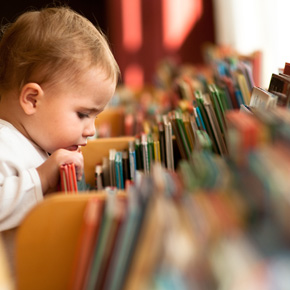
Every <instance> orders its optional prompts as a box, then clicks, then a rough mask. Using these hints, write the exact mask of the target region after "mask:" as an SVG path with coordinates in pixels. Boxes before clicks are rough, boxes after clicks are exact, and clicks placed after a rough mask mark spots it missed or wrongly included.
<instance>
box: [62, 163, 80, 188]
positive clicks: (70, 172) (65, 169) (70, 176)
mask: <svg viewBox="0 0 290 290" xmlns="http://www.w3.org/2000/svg"><path fill="white" fill-rule="evenodd" d="M59 170H60V189H61V191H63V192H64V193H73V192H78V186H77V178H76V171H75V165H74V164H73V163H70V164H62V165H61V166H60V169H59Z"/></svg>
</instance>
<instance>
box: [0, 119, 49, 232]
mask: <svg viewBox="0 0 290 290" xmlns="http://www.w3.org/2000/svg"><path fill="white" fill-rule="evenodd" d="M47 158H48V154H47V153H46V152H44V151H43V150H42V149H41V148H40V147H38V146H37V145H35V144H34V143H32V142H31V141H30V140H28V139H27V138H26V137H25V136H24V135H22V134H21V133H20V132H19V131H18V130H17V129H16V128H15V127H14V126H13V125H12V124H10V123H8V122H6V121H4V120H1V119H0V231H4V230H7V229H11V228H14V227H17V226H19V224H20V223H21V221H22V219H23V218H24V216H25V215H26V214H27V213H28V212H29V211H30V210H31V209H32V207H34V206H35V205H36V204H37V203H39V202H40V201H42V200H43V193H42V189H41V182H40V178H39V175H38V173H37V170H36V168H37V167H38V166H40V165H41V164H42V163H43V162H44V161H45V160H46V159H47Z"/></svg>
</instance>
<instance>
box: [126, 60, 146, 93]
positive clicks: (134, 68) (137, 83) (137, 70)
mask: <svg viewBox="0 0 290 290" xmlns="http://www.w3.org/2000/svg"><path fill="white" fill-rule="evenodd" d="M124 80H125V84H126V85H128V86H129V87H134V88H140V87H142V86H143V84H144V73H143V70H142V68H141V66H140V65H138V64H131V65H129V66H127V67H126V70H125V72H124Z"/></svg>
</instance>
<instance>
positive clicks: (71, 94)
mask: <svg viewBox="0 0 290 290" xmlns="http://www.w3.org/2000/svg"><path fill="white" fill-rule="evenodd" d="M114 90H115V85H114V83H113V82H112V80H110V79H106V78H105V77H104V74H103V73H102V72H101V71H100V70H98V69H96V68H93V69H90V70H89V71H87V72H86V73H85V74H84V75H83V76H82V77H81V78H80V79H78V81H77V83H75V84H73V86H70V85H69V84H67V83H60V84H59V85H57V87H56V88H54V89H53V90H49V89H47V88H45V87H44V88H43V92H44V96H43V98H42V99H41V101H40V103H39V104H36V106H38V107H37V111H36V113H35V114H34V116H33V118H34V119H32V121H31V122H30V125H29V131H28V133H29V135H30V137H31V139H32V140H33V141H34V142H35V143H36V144H38V145H39V146H40V147H41V148H42V149H44V150H45V151H47V152H49V153H53V152H54V151H55V150H57V149H60V148H65V149H68V150H76V149H77V148H78V146H83V145H85V144H86V142H87V137H89V136H93V135H94V134H95V118H96V116H97V115H98V114H99V113H100V112H102V111H103V109H104V107H105V106H106V104H107V103H108V101H109V100H110V98H111V97H112V95H113V93H114Z"/></svg>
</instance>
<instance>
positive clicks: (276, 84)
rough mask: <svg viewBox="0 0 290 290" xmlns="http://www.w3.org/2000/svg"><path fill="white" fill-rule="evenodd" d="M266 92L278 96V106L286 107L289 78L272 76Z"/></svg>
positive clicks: (289, 91)
mask: <svg viewBox="0 0 290 290" xmlns="http://www.w3.org/2000/svg"><path fill="white" fill-rule="evenodd" d="M268 91H269V92H270V93H273V94H275V95H277V96H278V100H277V103H278V105H279V106H284V107H287V106H288V104H289V99H290V78H289V77H288V76H287V77H286V76H283V75H281V74H274V73H273V74H272V76H271V79H270V83H269V88H268Z"/></svg>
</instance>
